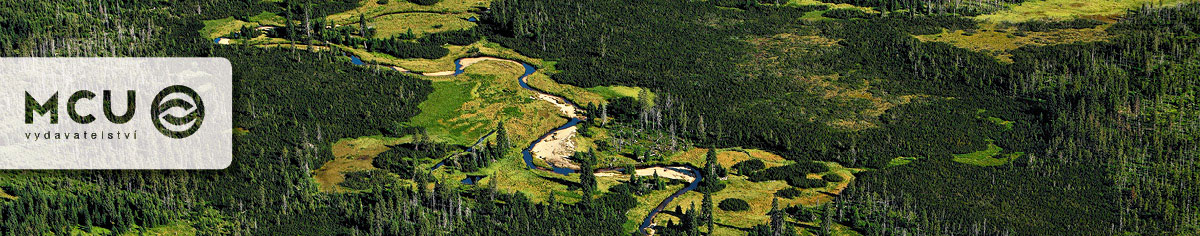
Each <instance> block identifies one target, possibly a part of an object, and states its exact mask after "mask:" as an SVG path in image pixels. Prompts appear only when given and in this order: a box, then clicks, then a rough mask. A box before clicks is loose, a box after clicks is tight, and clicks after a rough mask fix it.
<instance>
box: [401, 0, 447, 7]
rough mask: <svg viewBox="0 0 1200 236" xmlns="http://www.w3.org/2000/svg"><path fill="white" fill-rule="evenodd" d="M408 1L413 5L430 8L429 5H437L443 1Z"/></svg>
mask: <svg viewBox="0 0 1200 236" xmlns="http://www.w3.org/2000/svg"><path fill="white" fill-rule="evenodd" d="M408 1H409V2H412V3H416V4H417V5H425V6H429V5H433V4H437V3H438V2H440V1H442V0H408Z"/></svg>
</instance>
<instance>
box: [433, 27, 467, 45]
mask: <svg viewBox="0 0 1200 236" xmlns="http://www.w3.org/2000/svg"><path fill="white" fill-rule="evenodd" d="M479 39H480V36H479V33H478V32H477V31H476V30H475V28H470V29H464V30H454V31H446V32H439V33H433V34H429V35H426V36H425V37H422V38H421V39H420V40H419V41H421V42H422V43H425V44H429V45H443V44H451V45H458V46H465V45H470V44H472V43H475V42H476V41H479Z"/></svg>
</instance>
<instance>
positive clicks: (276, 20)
mask: <svg viewBox="0 0 1200 236" xmlns="http://www.w3.org/2000/svg"><path fill="white" fill-rule="evenodd" d="M247 20H250V22H256V23H258V24H259V25H276V26H283V25H287V19H286V18H283V17H282V16H279V15H277V14H275V13H274V12H269V11H263V12H262V13H258V15H254V16H251V17H250V18H249V19H247Z"/></svg>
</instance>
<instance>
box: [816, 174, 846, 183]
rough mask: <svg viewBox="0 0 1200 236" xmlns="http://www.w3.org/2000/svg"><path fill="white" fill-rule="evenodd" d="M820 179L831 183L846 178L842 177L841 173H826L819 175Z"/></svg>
mask: <svg viewBox="0 0 1200 236" xmlns="http://www.w3.org/2000/svg"><path fill="white" fill-rule="evenodd" d="M821 179H822V180H825V182H831V183H836V182H842V181H843V180H846V178H843V177H842V175H839V174H833V173H831V174H827V175H825V176H821Z"/></svg>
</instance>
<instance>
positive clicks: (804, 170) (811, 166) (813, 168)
mask: <svg viewBox="0 0 1200 236" xmlns="http://www.w3.org/2000/svg"><path fill="white" fill-rule="evenodd" d="M826 171H829V167H827V166H825V164H821V163H816V162H811V161H807V162H799V163H795V164H791V165H786V166H777V167H771V168H767V169H765V170H761V171H756V172H754V173H753V174H751V175H749V176H750V181H754V182H758V181H767V180H787V179H788V178H791V177H793V176H801V177H803V176H804V174H808V173H821V172H826Z"/></svg>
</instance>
